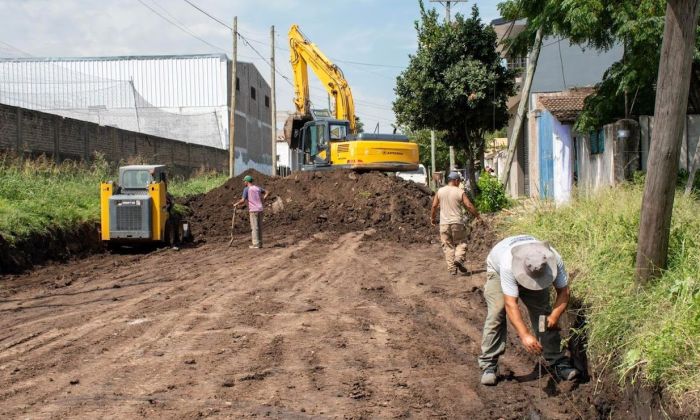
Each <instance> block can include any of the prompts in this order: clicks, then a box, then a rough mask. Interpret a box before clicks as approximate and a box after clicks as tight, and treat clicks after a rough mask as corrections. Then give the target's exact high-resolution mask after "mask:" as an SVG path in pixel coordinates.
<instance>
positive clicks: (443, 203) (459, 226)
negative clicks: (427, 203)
mask: <svg viewBox="0 0 700 420" xmlns="http://www.w3.org/2000/svg"><path fill="white" fill-rule="evenodd" d="M461 180H462V176H461V175H460V174H459V172H451V173H450V174H449V175H448V176H447V185H445V186H444V187H442V188H440V189H439V190H438V191H437V193H436V194H435V197H434V198H433V206H432V208H431V209H430V224H431V225H433V226H435V225H436V220H435V218H436V215H437V210H438V208H439V209H440V243H441V244H442V251H443V252H444V253H445V261H446V262H447V271H448V272H449V273H450V274H451V275H453V276H456V275H457V271H458V270H459V271H461V272H462V273H466V272H468V270H467V269H466V267H464V258H465V256H466V253H467V244H466V240H467V237H468V236H469V230H468V227H467V226H466V225H465V224H464V220H463V218H462V208H465V209H466V210H467V211H468V212H469V213H470V214H471V215H472V216H474V218H476V219H479V218H480V216H479V212H478V211H477V210H476V207H474V204H472V202H471V201H470V200H469V197H467V194H466V193H465V192H464V190H462V189H461V188H459V183H460V181H461Z"/></svg>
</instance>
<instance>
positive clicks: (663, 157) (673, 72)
mask: <svg viewBox="0 0 700 420" xmlns="http://www.w3.org/2000/svg"><path fill="white" fill-rule="evenodd" d="M699 3H700V0H668V3H667V5H666V23H665V27H664V39H663V43H662V45H661V59H660V60H659V78H658V81H657V90H656V104H655V109H654V123H655V124H654V131H653V132H652V136H651V145H650V150H649V161H648V163H647V168H648V171H647V177H646V183H645V185H644V199H643V201H642V214H641V219H640V222H639V245H638V247H637V264H636V273H637V279H638V280H639V281H640V283H642V284H644V283H646V282H647V281H648V280H650V279H651V278H653V277H656V276H658V275H659V274H660V273H661V270H662V269H664V268H665V267H666V262H667V258H668V238H669V233H670V228H671V214H672V212H673V199H674V195H675V190H676V179H677V177H678V158H679V155H680V149H681V136H682V135H683V121H684V119H685V114H686V111H687V107H688V88H689V87H690V69H691V64H692V59H693V53H694V51H695V30H696V25H697V20H698V6H699Z"/></svg>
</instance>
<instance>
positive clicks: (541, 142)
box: [491, 19, 622, 200]
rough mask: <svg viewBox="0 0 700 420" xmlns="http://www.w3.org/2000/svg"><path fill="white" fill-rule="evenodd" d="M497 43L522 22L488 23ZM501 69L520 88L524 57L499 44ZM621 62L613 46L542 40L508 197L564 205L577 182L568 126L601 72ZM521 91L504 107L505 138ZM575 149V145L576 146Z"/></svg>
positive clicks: (619, 51)
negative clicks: (509, 72)
mask: <svg viewBox="0 0 700 420" xmlns="http://www.w3.org/2000/svg"><path fill="white" fill-rule="evenodd" d="M491 25H492V27H493V28H494V30H495V31H496V34H497V36H498V37H499V39H502V40H504V41H505V40H507V39H509V38H513V37H515V36H517V34H519V33H520V32H522V31H523V30H524V29H525V27H526V25H527V22H526V21H525V20H518V21H506V20H505V19H496V20H494V21H492V22H491ZM499 52H500V53H501V55H502V57H503V59H504V62H505V64H506V65H507V66H508V67H509V68H511V69H516V70H520V72H519V73H518V75H517V76H516V85H517V86H519V87H521V86H522V83H523V76H524V69H525V66H526V64H527V57H523V56H516V55H513V54H510V53H509V52H508V50H506V49H505V47H504V44H503V43H501V44H500V45H499ZM621 58H622V47H621V46H620V45H616V46H614V47H613V48H611V49H610V50H608V51H605V52H600V51H596V50H594V49H590V48H584V47H582V46H579V45H576V44H571V43H570V42H569V41H568V40H567V39H562V38H554V37H548V38H545V39H544V40H543V43H542V49H541V51H540V55H539V59H538V63H537V68H536V71H535V74H534V77H533V82H532V89H531V92H530V97H528V98H527V100H528V104H527V111H528V112H527V113H526V116H525V118H526V120H525V121H524V126H523V129H522V130H521V137H520V138H519V139H518V148H517V150H516V154H515V157H514V160H513V166H512V168H511V175H510V179H509V183H508V192H509V194H510V195H511V196H514V197H519V196H533V197H541V198H555V196H556V197H557V199H562V200H566V199H567V197H568V196H570V191H571V189H572V187H573V184H574V182H575V181H576V178H575V176H574V175H575V173H576V169H577V168H578V166H577V165H576V164H575V159H576V153H575V150H574V146H575V143H574V139H576V138H578V137H580V136H578V135H577V134H576V133H573V132H572V126H573V122H574V121H575V120H576V117H577V116H578V113H579V112H580V110H581V109H582V107H583V100H584V99H585V97H586V96H587V95H589V94H590V93H591V92H592V90H591V89H592V88H593V87H594V86H595V85H596V84H598V83H599V82H600V81H601V80H602V79H603V75H604V73H605V71H606V70H607V69H608V68H609V67H610V66H611V65H612V64H613V63H615V62H617V61H619V60H620V59H621ZM520 96H521V95H520V92H518V93H517V94H516V95H515V96H514V97H512V98H511V99H510V100H509V102H508V108H509V111H510V113H511V115H512V117H511V120H510V122H509V127H508V134H509V135H510V133H511V132H512V130H513V124H514V116H515V114H516V112H517V108H518V105H519V101H520ZM577 144H578V143H577Z"/></svg>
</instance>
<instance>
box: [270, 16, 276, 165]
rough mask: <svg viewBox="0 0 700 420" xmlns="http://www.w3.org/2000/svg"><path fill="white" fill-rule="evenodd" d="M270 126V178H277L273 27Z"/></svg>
mask: <svg viewBox="0 0 700 420" xmlns="http://www.w3.org/2000/svg"><path fill="white" fill-rule="evenodd" d="M270 39H271V42H272V46H271V50H270V51H271V52H270V126H271V129H270V130H271V131H272V149H270V150H271V151H270V153H271V154H272V176H277V104H276V103H275V101H276V99H275V98H276V96H277V95H276V92H275V26H274V25H272V27H271V28H270Z"/></svg>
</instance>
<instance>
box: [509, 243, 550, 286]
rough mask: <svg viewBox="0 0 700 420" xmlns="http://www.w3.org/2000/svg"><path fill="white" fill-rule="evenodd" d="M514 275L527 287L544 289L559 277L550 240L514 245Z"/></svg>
mask: <svg viewBox="0 0 700 420" xmlns="http://www.w3.org/2000/svg"><path fill="white" fill-rule="evenodd" d="M510 252H511V254H512V255H513V266H512V270H513V275H514V276H515V280H516V281H517V282H518V284H520V285H521V286H523V287H524V288H526V289H530V290H544V289H546V288H548V287H549V286H551V285H552V283H554V279H555V278H556V277H557V258H556V256H555V255H554V252H552V249H551V248H550V247H549V243H548V242H539V241H538V242H530V243H526V244H522V245H517V246H514V247H513V248H512V249H511V251H510Z"/></svg>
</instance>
